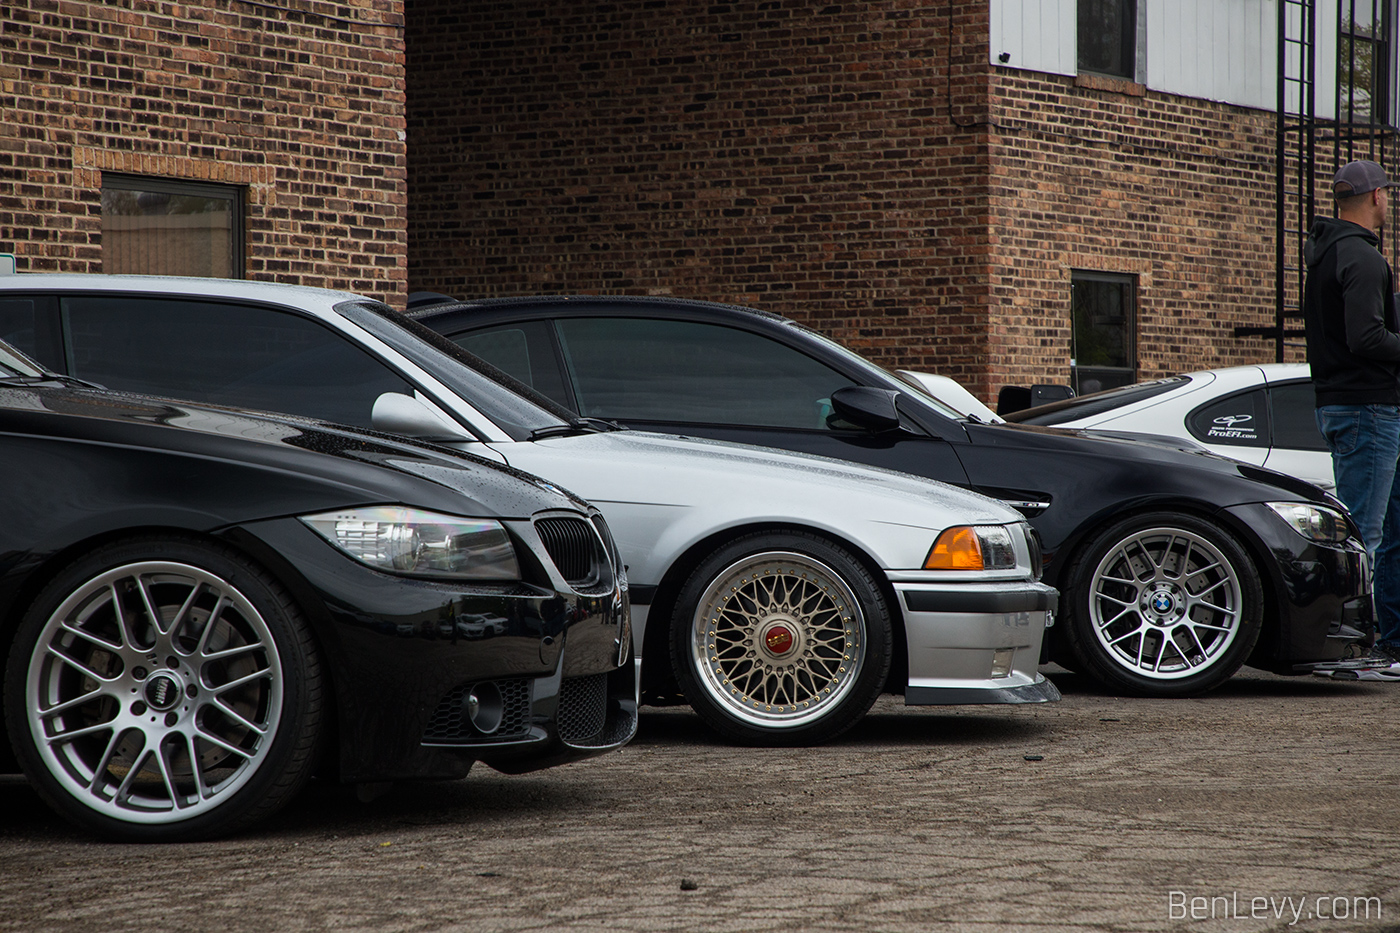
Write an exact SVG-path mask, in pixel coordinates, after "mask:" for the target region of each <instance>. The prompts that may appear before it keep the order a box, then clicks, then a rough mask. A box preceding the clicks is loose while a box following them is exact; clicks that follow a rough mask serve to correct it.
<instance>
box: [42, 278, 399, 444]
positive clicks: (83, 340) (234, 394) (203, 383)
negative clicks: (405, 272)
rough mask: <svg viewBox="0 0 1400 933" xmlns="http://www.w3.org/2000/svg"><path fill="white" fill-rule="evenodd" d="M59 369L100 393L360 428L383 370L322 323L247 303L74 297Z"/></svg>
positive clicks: (67, 308) (382, 387)
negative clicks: (121, 393)
mask: <svg viewBox="0 0 1400 933" xmlns="http://www.w3.org/2000/svg"><path fill="white" fill-rule="evenodd" d="M60 310H61V319H62V323H63V331H64V337H65V343H66V350H67V357H68V360H67V362H68V372H69V373H70V374H72V375H74V376H77V377H79V378H81V379H87V380H89V381H91V382H96V383H100V384H101V385H104V386H107V387H108V388H110V389H119V390H122V391H127V392H143V393H147V394H151V395H165V396H170V397H172V398H183V399H191V400H193V401H199V402H213V403H215V404H219V405H231V406H234V407H238V408H257V409H263V410H266V411H283V412H290V413H292V414H297V415H305V416H308V417H311V418H319V419H321V420H323V421H334V422H338V423H341V424H352V425H358V426H361V427H369V426H370V414H371V411H372V410H373V407H374V400H375V399H376V398H378V397H379V395H380V394H381V393H383V392H404V393H411V392H412V391H413V390H412V387H411V386H409V384H408V383H407V382H406V381H405V380H404V379H403V378H402V377H400V376H399V375H398V374H396V373H395V372H394V371H393V370H391V369H389V368H388V367H387V366H385V365H384V364H382V363H380V362H379V361H378V360H376V359H375V358H374V357H372V356H370V355H369V354H368V353H366V352H365V351H363V350H361V349H360V348H359V347H357V346H355V345H354V344H352V343H350V342H349V341H348V340H346V339H345V338H343V337H341V336H340V335H339V334H337V333H336V332H335V331H333V330H331V329H330V328H328V327H323V326H322V325H320V324H318V323H316V322H315V321H310V320H307V319H306V318H302V317H298V316H297V315H294V314H291V313H287V312H283V311H276V310H272V309H270V308H261V307H255V306H251V305H238V304H222V303H218V302H201V301H194V300H189V301H185V300H178V299H153V298H115V297H114V298H106V297H75V298H64V299H62V302H61V309H60Z"/></svg>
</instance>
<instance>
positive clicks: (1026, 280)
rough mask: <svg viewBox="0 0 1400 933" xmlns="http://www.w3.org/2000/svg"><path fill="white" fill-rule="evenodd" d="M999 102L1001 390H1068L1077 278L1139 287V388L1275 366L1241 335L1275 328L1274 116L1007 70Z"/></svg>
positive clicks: (1107, 82)
mask: <svg viewBox="0 0 1400 933" xmlns="http://www.w3.org/2000/svg"><path fill="white" fill-rule="evenodd" d="M992 95H993V103H992V116H993V120H994V121H995V122H996V124H997V128H996V132H995V134H994V136H993V139H992V144H991V164H992V181H991V184H992V196H991V201H992V213H993V219H992V228H993V243H994V248H993V256H994V268H993V272H992V288H991V292H992V298H991V306H990V308H989V312H990V315H991V319H992V332H993V339H992V341H991V346H990V352H991V354H992V355H993V357H994V358H995V360H996V361H997V362H996V364H995V369H996V370H997V378H998V379H1000V380H1002V381H1005V382H1013V383H1014V382H1040V381H1051V382H1066V381H1068V378H1069V359H1070V287H1069V281H1070V272H1071V270H1076V269H1083V270H1092V271H1101V272H1117V273H1128V274H1132V275H1136V276H1137V277H1138V286H1139V290H1138V300H1139V308H1138V335H1137V358H1138V366H1139V378H1142V379H1149V378H1155V377H1158V376H1162V375H1167V374H1170V373H1174V372H1180V371H1183V370H1191V369H1206V368H1213V367H1218V366H1231V365H1237V364H1241V363H1249V362H1263V361H1272V359H1273V354H1274V344H1273V343H1272V342H1271V341H1266V340H1264V339H1260V338H1253V339H1237V338H1235V337H1234V335H1233V330H1234V327H1235V325H1236V324H1254V325H1272V324H1273V322H1274V249H1275V246H1274V242H1275V230H1274V195H1275V188H1274V184H1275V182H1274V142H1275V139H1274V133H1275V123H1274V115H1273V114H1272V113H1269V112H1263V111H1257V110H1248V109H1245V108H1240V107H1231V106H1228V105H1225V104H1218V103H1213V102H1210V101H1198V100H1191V99H1185V98H1179V97H1172V96H1167V95H1162V94H1158V93H1154V92H1150V91H1144V89H1143V88H1142V86H1141V85H1135V84H1132V83H1131V82H1126V81H1118V80H1112V79H1092V78H1086V77H1081V78H1078V79H1076V78H1070V77H1060V76H1054V75H1040V74H1035V73H1033V72H1021V71H1013V70H1010V69H997V74H996V76H995V78H994V79H993V82H992ZM1321 207H1326V205H1325V204H1323V205H1321ZM1295 326H1301V322H1299V323H1298V324H1297V325H1295ZM1288 358H1289V359H1290V360H1293V359H1298V360H1301V359H1302V358H1303V353H1302V349H1301V347H1297V348H1290V349H1289V354H1288Z"/></svg>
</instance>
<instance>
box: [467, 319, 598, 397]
mask: <svg viewBox="0 0 1400 933" xmlns="http://www.w3.org/2000/svg"><path fill="white" fill-rule="evenodd" d="M452 339H453V340H455V341H456V342H457V344H458V346H460V347H461V348H462V349H464V350H466V351H468V352H469V353H474V354H476V355H477V356H479V357H481V358H482V359H483V360H485V361H486V362H488V363H490V364H491V365H493V366H495V367H496V368H497V369H499V370H501V371H503V372H506V373H509V374H510V375H512V376H514V377H515V378H516V379H519V380H520V381H521V382H523V383H525V385H527V386H529V387H530V388H532V389H534V390H535V391H536V392H540V393H542V394H544V395H547V396H549V397H550V398H552V399H554V401H556V402H558V403H559V404H560V405H563V406H565V407H566V408H573V407H574V402H573V399H571V398H569V395H568V393H567V392H566V391H565V389H564V378H563V376H562V375H561V374H560V372H559V361H558V360H557V359H556V357H555V354H554V341H553V339H552V338H551V337H550V334H549V324H548V323H547V322H545V321H526V322H525V323H523V324H503V325H501V326H499V327H487V328H483V329H482V330H477V331H472V332H471V333H469V334H459V335H458V336H456V337H453V338H452Z"/></svg>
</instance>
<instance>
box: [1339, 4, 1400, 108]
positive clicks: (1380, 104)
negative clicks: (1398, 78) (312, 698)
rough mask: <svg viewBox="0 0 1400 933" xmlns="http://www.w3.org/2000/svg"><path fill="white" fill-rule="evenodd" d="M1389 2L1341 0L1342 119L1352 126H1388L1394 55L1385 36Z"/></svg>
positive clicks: (1340, 64)
mask: <svg viewBox="0 0 1400 933" xmlns="http://www.w3.org/2000/svg"><path fill="white" fill-rule="evenodd" d="M1386 6H1387V0H1341V9H1340V10H1339V11H1338V13H1339V20H1338V21H1339V23H1340V25H1341V34H1340V35H1339V36H1338V41H1337V86H1338V88H1339V91H1340V103H1341V108H1340V113H1339V117H1340V118H1341V119H1342V120H1343V121H1345V122H1348V123H1371V122H1375V123H1386V122H1387V120H1386V114H1387V112H1388V111H1387V101H1386V98H1387V96H1388V95H1387V93H1386V92H1387V90H1388V89H1389V86H1390V82H1389V68H1388V67H1387V65H1388V63H1389V61H1390V53H1389V51H1388V48H1387V45H1388V43H1387V42H1386V41H1385V37H1386V36H1387V35H1388V32H1387V31H1386V19H1387V18H1388V17H1387V15H1386Z"/></svg>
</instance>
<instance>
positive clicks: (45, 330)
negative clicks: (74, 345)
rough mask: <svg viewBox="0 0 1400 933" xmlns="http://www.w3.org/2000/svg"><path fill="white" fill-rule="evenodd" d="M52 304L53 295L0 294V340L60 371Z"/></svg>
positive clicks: (61, 367) (61, 361)
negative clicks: (12, 296) (7, 295)
mask: <svg viewBox="0 0 1400 933" xmlns="http://www.w3.org/2000/svg"><path fill="white" fill-rule="evenodd" d="M52 307H53V301H52V299H49V298H45V297H42V296H38V297H36V296H32V295H24V296H18V297H14V298H0V340H3V341H4V342H5V343H7V344H9V345H10V346H12V347H14V348H15V349H16V350H18V351H20V352H21V353H23V354H25V355H27V356H30V357H32V358H34V359H35V360H38V361H39V362H40V363H41V364H43V365H44V366H45V367H46V368H48V369H51V370H54V371H57V372H61V371H62V369H63V359H62V356H61V349H60V346H59V341H58V328H57V327H56V326H55V321H54V315H53V311H52V310H51V309H52Z"/></svg>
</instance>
